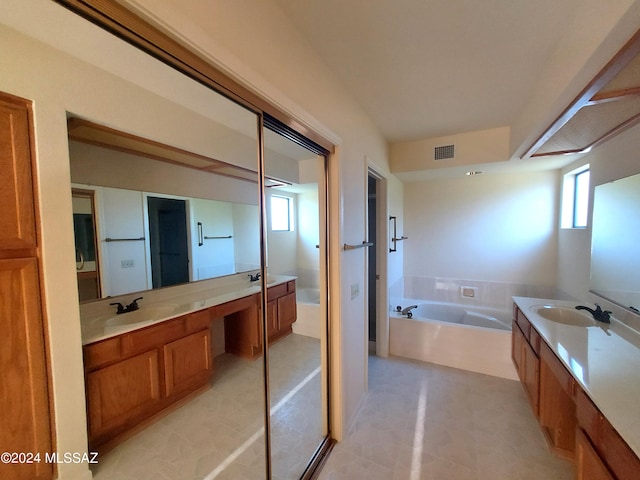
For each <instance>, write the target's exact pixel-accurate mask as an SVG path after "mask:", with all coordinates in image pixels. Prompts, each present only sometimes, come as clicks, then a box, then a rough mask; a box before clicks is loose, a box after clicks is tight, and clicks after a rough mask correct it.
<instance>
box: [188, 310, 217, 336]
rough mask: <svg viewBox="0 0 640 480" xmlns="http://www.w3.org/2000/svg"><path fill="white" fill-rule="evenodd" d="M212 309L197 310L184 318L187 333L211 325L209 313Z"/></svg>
mask: <svg viewBox="0 0 640 480" xmlns="http://www.w3.org/2000/svg"><path fill="white" fill-rule="evenodd" d="M212 310H213V309H210V308H206V309H204V310H200V311H198V312H193V313H190V314H189V315H187V316H186V318H185V326H186V329H187V332H188V333H192V332H197V331H199V330H203V329H205V328H207V329H208V328H209V327H210V326H211V313H212Z"/></svg>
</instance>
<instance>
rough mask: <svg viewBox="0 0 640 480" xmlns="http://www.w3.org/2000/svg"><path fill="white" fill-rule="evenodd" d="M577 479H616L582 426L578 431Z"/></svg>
mask: <svg viewBox="0 0 640 480" xmlns="http://www.w3.org/2000/svg"><path fill="white" fill-rule="evenodd" d="M576 479H577V480H615V478H614V477H613V476H612V475H611V474H610V473H609V470H608V469H607V467H606V466H605V465H604V463H602V460H601V459H600V457H599V456H598V453H597V452H596V451H595V449H594V448H593V446H592V445H591V442H590V441H589V439H588V438H587V437H586V435H585V434H584V433H583V431H582V429H580V428H579V429H578V430H577V431H576Z"/></svg>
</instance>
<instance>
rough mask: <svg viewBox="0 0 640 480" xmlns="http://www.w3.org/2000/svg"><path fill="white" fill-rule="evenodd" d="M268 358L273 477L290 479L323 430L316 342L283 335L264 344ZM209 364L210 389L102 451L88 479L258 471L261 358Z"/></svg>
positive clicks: (195, 477)
mask: <svg viewBox="0 0 640 480" xmlns="http://www.w3.org/2000/svg"><path fill="white" fill-rule="evenodd" d="M269 360H270V365H271V372H272V373H271V374H270V379H271V399H272V400H271V411H272V416H271V421H272V432H273V435H272V442H271V445H272V457H273V459H274V460H273V462H272V472H273V478H274V479H295V478H299V476H300V474H301V473H302V472H303V471H304V468H305V467H306V465H307V463H308V461H309V459H310V457H311V455H312V454H313V453H314V452H315V450H316V448H317V446H318V444H319V442H320V441H321V438H322V436H323V431H324V430H323V429H324V424H323V422H322V421H321V420H322V419H321V412H322V409H321V405H320V402H321V396H320V388H321V387H320V383H321V382H320V380H321V379H320V374H319V367H320V343H319V341H318V340H315V339H312V338H309V337H303V336H300V335H295V334H293V335H289V336H288V337H286V338H285V339H283V340H281V341H279V342H277V343H275V344H274V345H273V346H272V347H271V349H270V351H269ZM214 368H215V374H214V376H213V379H212V388H211V389H210V390H207V391H206V392H204V393H203V394H201V395H199V396H198V397H197V398H195V399H193V400H192V401H190V402H189V403H187V404H186V405H184V406H183V407H181V408H180V409H178V410H176V411H174V412H172V413H170V414H169V415H167V416H166V417H164V418H162V419H161V420H159V421H158V422H156V423H154V424H153V425H152V426H150V427H149V428H147V429H145V430H143V431H142V432H140V433H138V434H137V435H135V436H134V437H132V438H130V439H129V440H127V441H126V442H123V443H122V444H120V445H119V446H118V447H116V448H115V449H114V450H112V451H111V452H109V453H107V454H105V455H104V456H102V457H101V458H100V459H99V463H98V464H97V465H95V468H94V469H93V475H94V479H96V480H214V479H215V480H223V479H224V480H226V479H229V480H255V479H260V478H264V472H265V465H264V455H265V447H264V429H263V424H264V409H263V395H264V394H263V389H262V384H263V382H262V376H263V375H262V362H261V361H259V360H257V361H248V360H243V359H240V358H237V357H235V356H233V355H229V354H224V355H221V356H219V357H216V359H215V362H214ZM309 411H311V412H316V414H315V415H309Z"/></svg>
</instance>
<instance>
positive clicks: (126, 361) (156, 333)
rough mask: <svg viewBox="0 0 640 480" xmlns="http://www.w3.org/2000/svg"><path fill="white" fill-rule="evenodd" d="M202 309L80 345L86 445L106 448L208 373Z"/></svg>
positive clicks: (207, 321)
mask: <svg viewBox="0 0 640 480" xmlns="http://www.w3.org/2000/svg"><path fill="white" fill-rule="evenodd" d="M210 326H211V316H210V312H209V310H208V309H205V310H202V311H199V312H195V313H193V314H189V315H185V316H182V317H178V318H175V319H172V320H167V321H165V322H161V323H159V324H157V325H152V326H150V327H146V328H142V329H140V330H135V331H133V332H130V333H125V334H122V335H118V336H116V337H112V338H108V339H106V340H103V341H100V342H96V343H93V344H89V345H85V347H84V364H85V372H86V389H87V418H88V423H89V425H88V428H89V445H90V447H91V448H92V449H102V450H104V448H103V447H104V446H107V447H106V449H108V448H110V447H111V446H113V445H115V444H116V443H117V442H118V440H119V439H120V438H123V437H124V435H125V434H126V433H128V432H129V431H131V430H132V429H135V428H136V427H138V425H140V424H141V423H143V422H144V421H145V420H147V419H149V418H151V417H153V416H154V415H157V414H159V413H160V412H161V411H162V410H165V409H167V408H168V407H170V406H171V405H172V404H174V403H175V402H176V401H178V400H180V399H182V398H184V397H185V396H187V395H189V394H191V393H193V392H196V391H198V390H200V389H203V388H207V387H208V385H209V379H210V377H211V374H212V373H213V361H212V351H211V328H210Z"/></svg>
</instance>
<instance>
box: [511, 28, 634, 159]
mask: <svg viewBox="0 0 640 480" xmlns="http://www.w3.org/2000/svg"><path fill="white" fill-rule="evenodd" d="M638 123H640V31H638V33H636V35H634V37H633V38H631V40H629V42H627V44H626V45H625V46H624V47H623V48H622V49H621V50H620V52H618V54H616V55H615V56H614V58H612V59H611V61H610V62H609V63H608V64H607V65H606V66H605V67H604V68H603V69H602V70H601V71H600V72H599V73H598V75H596V77H595V78H594V79H593V80H592V81H591V82H590V83H589V85H587V86H586V87H585V89H584V90H583V91H582V92H581V93H580V94H579V95H578V96H577V97H576V99H575V100H574V101H573V102H572V103H571V104H570V105H569V106H568V107H567V108H566V109H565V111H564V112H563V113H562V114H561V115H560V116H559V117H558V118H557V119H556V120H555V121H554V122H553V123H552V124H551V125H550V126H549V127H548V128H547V130H546V131H545V132H544V133H543V134H542V135H541V136H540V138H538V140H536V142H534V144H533V145H532V146H531V147H530V148H529V149H528V150H527V152H526V153H525V154H524V155H523V158H525V157H529V156H531V157H542V156H551V155H566V154H574V153H587V152H589V151H590V150H591V149H593V148H594V147H596V146H598V145H600V144H602V143H604V142H606V141H607V140H610V139H611V138H613V137H615V136H616V135H618V134H619V133H621V132H623V131H625V130H626V129H628V128H630V127H632V126H634V125H636V124H638Z"/></svg>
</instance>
